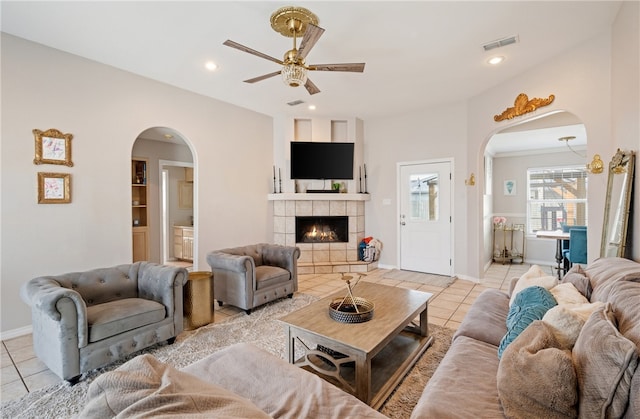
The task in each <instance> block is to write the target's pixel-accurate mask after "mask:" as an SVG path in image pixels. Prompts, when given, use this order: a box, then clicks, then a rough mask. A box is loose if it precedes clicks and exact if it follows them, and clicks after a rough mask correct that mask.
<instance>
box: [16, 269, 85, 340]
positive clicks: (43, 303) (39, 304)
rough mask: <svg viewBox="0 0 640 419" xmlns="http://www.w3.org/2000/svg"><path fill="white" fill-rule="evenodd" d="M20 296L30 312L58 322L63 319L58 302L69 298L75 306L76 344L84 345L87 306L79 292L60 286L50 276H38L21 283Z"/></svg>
mask: <svg viewBox="0 0 640 419" xmlns="http://www.w3.org/2000/svg"><path fill="white" fill-rule="evenodd" d="M20 297H21V298H22V300H23V301H24V302H25V303H27V304H28V305H30V306H31V311H32V313H38V315H41V316H42V315H43V316H45V317H47V318H49V319H51V320H53V321H55V322H58V323H60V322H62V321H63V318H62V314H61V312H60V310H59V305H58V304H59V303H61V300H63V299H68V300H70V301H71V302H72V303H73V305H74V306H75V310H76V315H77V325H76V327H77V330H78V341H79V342H78V344H79V346H80V347H83V346H86V344H87V339H88V335H87V334H88V330H87V306H86V304H85V302H84V300H83V299H82V297H81V296H80V294H79V293H77V292H76V291H74V290H72V289H70V288H65V287H63V286H61V285H60V284H59V283H58V281H56V280H54V279H51V278H50V277H39V278H34V279H32V280H30V281H29V282H27V283H26V284H23V285H22V287H21V288H20ZM69 326H70V325H69Z"/></svg>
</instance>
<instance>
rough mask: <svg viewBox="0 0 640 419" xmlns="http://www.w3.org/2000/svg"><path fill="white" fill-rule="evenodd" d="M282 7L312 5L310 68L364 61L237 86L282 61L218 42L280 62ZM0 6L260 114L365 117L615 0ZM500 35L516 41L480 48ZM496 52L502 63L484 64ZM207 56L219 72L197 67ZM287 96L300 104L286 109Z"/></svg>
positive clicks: (84, 51)
mask: <svg viewBox="0 0 640 419" xmlns="http://www.w3.org/2000/svg"><path fill="white" fill-rule="evenodd" d="M287 5H291V6H302V7H305V8H307V9H309V10H311V11H312V12H313V13H315V14H316V15H317V16H318V18H319V23H318V25H319V26H320V27H322V28H324V29H325V31H326V32H325V33H324V34H323V35H322V37H321V38H320V39H319V41H318V42H317V44H316V45H315V46H314V48H313V49H312V51H311V52H310V53H309V55H308V56H307V62H308V63H343V62H344V63H351V62H365V63H366V67H365V70H364V73H362V74H360V73H338V72H329V71H322V72H320V71H317V72H311V73H310V77H311V78H312V80H313V82H314V83H315V84H316V85H317V86H318V88H319V89H320V90H321V92H320V93H318V94H315V95H313V96H310V95H309V94H308V93H307V91H306V90H305V89H304V88H303V87H298V88H292V87H288V86H286V85H284V83H283V82H282V80H281V79H280V77H272V78H269V79H267V80H263V81H260V82H258V83H254V84H248V83H243V80H246V79H250V78H253V77H257V76H260V75H263V74H266V73H271V72H274V71H277V70H279V68H280V67H279V66H278V64H276V63H274V62H271V61H268V60H265V59H262V58H259V57H256V56H253V55H250V54H247V53H245V52H242V51H238V50H237V49H232V48H229V47H226V46H223V45H222V43H223V42H224V41H225V40H227V39H231V40H233V41H236V42H239V43H241V44H243V45H246V46H248V47H250V48H253V49H255V50H258V51H260V52H263V53H265V54H267V55H270V56H272V57H276V58H278V59H282V58H283V55H284V53H285V52H286V51H287V50H288V49H290V48H291V46H292V40H291V38H286V37H284V36H282V35H280V34H278V33H277V32H275V31H274V30H273V29H271V26H270V23H269V18H270V16H271V14H272V12H274V11H275V10H276V9H278V8H279V7H281V6H287ZM1 7H2V10H1V12H2V31H3V32H6V33H9V34H12V35H15V36H18V37H21V38H25V39H28V40H31V41H34V42H37V43H41V44H44V45H47V46H50V47H53V48H57V49H60V50H63V51H67V52H70V53H72V54H76V55H80V56H83V57H86V58H89V59H92V60H95V61H98V62H101V63H104V64H107V65H110V66H113V67H117V68H120V69H123V70H126V71H130V72H132V73H135V74H139V75H141V76H144V77H148V78H151V79H154V80H158V81H161V82H164V83H168V84H170V85H174V86H177V87H180V88H183V89H186V90H189V91H192V92H196V93H199V94H202V95H205V96H210V97H212V98H216V99H220V100H222V101H225V102H229V103H232V104H235V105H238V106H241V107H244V108H248V109H252V110H254V111H257V112H260V113H264V114H268V115H296V116H303V115H332V116H335V115H344V116H356V117H360V118H363V119H365V120H366V119H367V118H372V117H381V116H389V115H394V114H401V113H406V112H410V111H412V110H415V109H420V108H425V107H428V106H432V105H437V104H440V103H450V102H455V101H463V100H465V99H466V98H469V97H472V96H474V95H477V94H479V93H481V92H483V91H484V90H487V89H489V88H491V87H494V86H497V85H499V84H500V83H503V82H505V81H506V80H508V79H510V78H512V77H514V76H516V75H518V74H519V73H522V72H523V71H525V70H527V69H528V68H530V67H532V66H535V65H538V64H541V63H544V62H545V61H547V60H550V59H552V58H553V57H554V56H557V55H559V54H563V52H565V51H567V50H568V49H570V48H572V47H574V46H576V45H579V44H581V43H584V42H588V41H589V40H590V39H593V38H594V37H595V36H597V35H599V34H602V33H605V32H606V31H608V30H609V29H610V25H611V23H612V22H613V20H614V18H615V16H616V13H617V11H618V9H619V7H620V2H617V1H601V2H597V1H512V2H507V1H496V2H484V1H466V2H463V1H406V2H405V1H386V2H385V1H325V2H307V1H298V2H295V3H290V4H286V3H282V2H280V1H278V2H275V1H259V2H250V1H233V2H228V1H195V2H188V1H179V2H178V1H174V2H169V1H141V2H134V1H96V2H87V1H69V2H56V1H44V2H32V1H29V2H23V1H18V2H12V1H4V0H3V1H2V2H1ZM510 36H516V37H517V39H518V42H517V43H514V44H511V45H507V46H504V47H502V48H498V49H494V50H491V51H485V50H484V48H483V44H486V43H489V42H491V41H495V40H499V39H502V38H505V37H510ZM494 55H502V56H504V57H505V61H504V62H503V63H502V64H500V65H498V66H491V65H489V64H488V63H487V60H488V59H489V58H490V57H492V56H494ZM207 61H214V62H215V63H216V64H217V66H218V68H217V70H216V71H213V72H210V71H208V70H206V69H205V63H206V62H207ZM96 82H99V81H96ZM531 93H532V94H535V93H540V94H547V93H548V92H531ZM296 100H302V101H303V102H304V103H303V104H300V105H297V106H289V105H287V103H288V102H292V101H296ZM311 104H312V105H315V106H316V109H315V110H314V111H311V110H309V109H308V108H307V107H308V105H311Z"/></svg>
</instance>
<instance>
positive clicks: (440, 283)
mask: <svg viewBox="0 0 640 419" xmlns="http://www.w3.org/2000/svg"><path fill="white" fill-rule="evenodd" d="M382 277H383V278H387V279H395V280H398V281H411V282H418V283H420V284H425V285H433V286H434V287H441V288H446V287H448V286H449V285H451V284H453V281H455V280H456V277H455V276H444V275H434V274H426V273H422V272H414V271H403V270H400V269H392V270H390V271H389V272H386V273H385V274H384V275H382Z"/></svg>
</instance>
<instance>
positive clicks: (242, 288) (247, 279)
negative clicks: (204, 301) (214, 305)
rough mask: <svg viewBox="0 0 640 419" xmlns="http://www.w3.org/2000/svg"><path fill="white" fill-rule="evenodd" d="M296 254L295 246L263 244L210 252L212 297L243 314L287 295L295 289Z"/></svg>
mask: <svg viewBox="0 0 640 419" xmlns="http://www.w3.org/2000/svg"><path fill="white" fill-rule="evenodd" d="M299 257H300V249H298V248H297V247H293V246H281V245H277V244H267V243H260V244H253V245H249V246H242V247H235V248H231V249H223V250H216V251H213V252H210V253H209V254H208V255H207V262H208V263H209V265H210V266H211V271H212V272H213V284H214V287H213V295H214V298H215V299H216V300H217V301H218V304H219V305H222V304H223V303H229V304H231V305H233V306H236V307H240V308H241V309H243V310H245V311H246V313H247V314H251V310H252V309H253V308H254V307H258V306H260V305H262V304H265V303H268V302H270V301H273V300H275V299H278V298H282V297H284V296H288V297H290V298H291V297H292V296H293V293H294V292H296V291H297V290H298V258H299Z"/></svg>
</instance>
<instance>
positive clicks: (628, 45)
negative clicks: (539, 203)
mask: <svg viewBox="0 0 640 419" xmlns="http://www.w3.org/2000/svg"><path fill="white" fill-rule="evenodd" d="M611 55H612V63H613V64H612V67H611V90H612V98H613V100H612V107H611V109H612V122H613V123H612V133H611V134H612V138H613V141H612V142H611V146H612V147H611V149H610V153H609V154H610V155H613V153H614V152H615V150H616V149H617V148H621V149H623V150H635V151H636V153H640V2H637V1H625V2H624V3H623V4H622V7H621V8H620V12H618V16H617V18H616V21H615V23H614V26H613V39H612V51H611ZM634 188H635V194H634V208H635V211H640V157H638V154H636V175H635V183H634ZM632 216H633V214H632ZM632 246H633V248H632V257H633V259H635V260H640V221H639V220H638V218H637V217H635V222H634V223H633V243H632Z"/></svg>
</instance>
